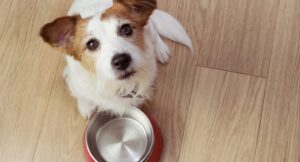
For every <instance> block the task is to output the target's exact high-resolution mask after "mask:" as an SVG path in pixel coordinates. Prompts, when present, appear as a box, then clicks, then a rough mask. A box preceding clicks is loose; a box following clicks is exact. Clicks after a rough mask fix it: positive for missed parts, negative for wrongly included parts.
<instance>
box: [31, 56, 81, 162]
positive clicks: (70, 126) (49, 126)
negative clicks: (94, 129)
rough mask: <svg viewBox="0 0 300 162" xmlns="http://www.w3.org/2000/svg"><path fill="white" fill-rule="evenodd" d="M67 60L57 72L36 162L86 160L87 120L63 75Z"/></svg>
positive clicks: (37, 149) (75, 161)
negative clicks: (78, 107)
mask: <svg viewBox="0 0 300 162" xmlns="http://www.w3.org/2000/svg"><path fill="white" fill-rule="evenodd" d="M63 62H64V61H63V60H61V63H60V66H59V69H58V73H57V74H56V78H55V82H54V85H53V88H52V91H51V96H50V98H49V105H48V107H47V113H46V115H45V118H44V122H43V127H42V130H41V133H40V136H39V140H38V144H37V146H36V151H35V155H34V158H33V162H40V161H57V162H59V161H61V162H63V161H72V162H77V161H78V162H80V161H84V156H83V152H82V150H83V147H82V140H83V134H84V133H83V132H84V130H85V125H86V124H85V123H86V122H85V120H84V119H83V118H82V117H81V116H80V115H79V113H78V110H77V104H76V100H75V99H74V98H73V97H71V96H70V93H69V90H68V88H67V87H66V84H65V83H64V80H63V78H62V74H61V71H62V70H63V68H64V63H63Z"/></svg>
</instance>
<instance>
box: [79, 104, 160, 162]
mask: <svg viewBox="0 0 300 162" xmlns="http://www.w3.org/2000/svg"><path fill="white" fill-rule="evenodd" d="M161 151H162V135H161V132H160V130H159V128H158V126H157V124H156V123H155V122H154V120H153V119H152V118H151V117H150V116H149V115H146V114H144V113H143V112H142V111H141V110H139V109H137V108H132V109H129V110H127V111H126V112H125V113H124V115H123V116H122V117H120V116H116V115H114V114H112V113H109V112H100V113H97V114H96V115H95V116H94V117H93V118H92V119H91V120H90V122H89V123H88V125H87V128H86V131H85V135H84V152H85V156H86V159H87V161H88V162H158V161H159V158H160V155H161Z"/></svg>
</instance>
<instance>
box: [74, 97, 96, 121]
mask: <svg viewBox="0 0 300 162" xmlns="http://www.w3.org/2000/svg"><path fill="white" fill-rule="evenodd" d="M77 105H78V109H79V112H80V114H81V116H82V117H84V118H85V119H91V118H92V117H93V116H94V115H95V114H96V113H97V112H98V107H97V106H96V105H94V104H92V103H90V102H86V101H83V100H78V101H77Z"/></svg>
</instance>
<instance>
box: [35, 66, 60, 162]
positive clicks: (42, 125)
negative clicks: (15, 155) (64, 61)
mask: <svg viewBox="0 0 300 162" xmlns="http://www.w3.org/2000/svg"><path fill="white" fill-rule="evenodd" d="M59 64H61V60H59V62H58V65H59ZM58 71H59V66H57V68H56V71H55V74H54V79H53V81H52V86H51V89H50V95H49V100H48V103H47V106H46V110H45V113H44V115H43V121H42V124H41V127H40V131H39V134H38V137H37V140H36V144H35V147H34V151H33V155H32V159H31V162H33V160H34V157H35V154H36V150H37V146H38V144H39V139H40V136H41V134H42V131H43V127H44V124H45V117H46V114H47V112H48V107H49V104H50V99H51V96H52V92H53V87H54V83H55V81H56V77H55V76H56V75H57V73H58Z"/></svg>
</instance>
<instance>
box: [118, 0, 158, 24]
mask: <svg viewBox="0 0 300 162" xmlns="http://www.w3.org/2000/svg"><path fill="white" fill-rule="evenodd" d="M114 3H121V4H123V5H124V6H125V7H127V8H128V9H129V11H130V14H131V17H132V18H133V19H134V20H135V21H136V22H139V23H140V24H141V25H142V26H144V25H146V24H147V22H148V19H149V17H150V16H151V14H152V12H153V10H154V9H155V8H156V0H114Z"/></svg>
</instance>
